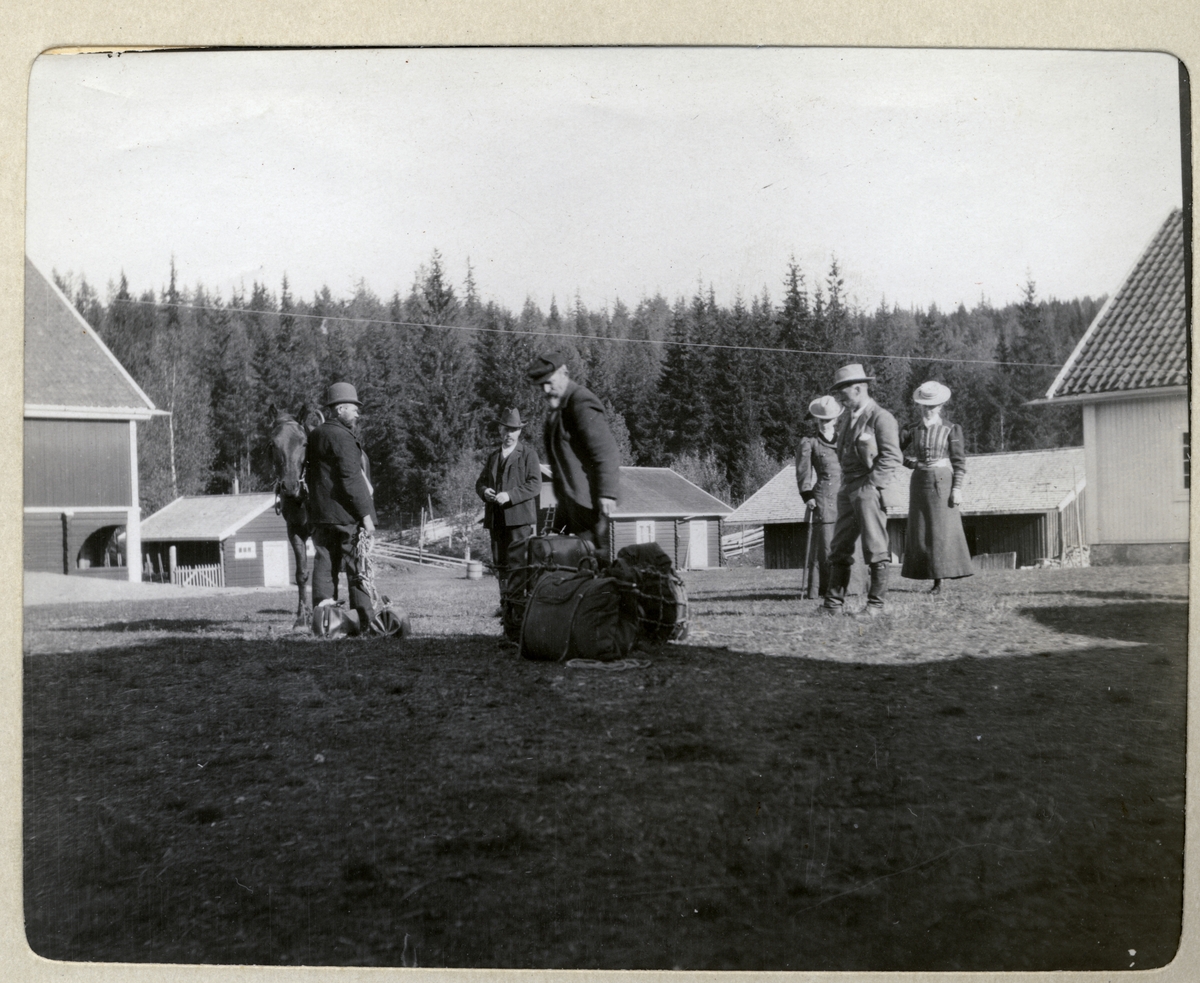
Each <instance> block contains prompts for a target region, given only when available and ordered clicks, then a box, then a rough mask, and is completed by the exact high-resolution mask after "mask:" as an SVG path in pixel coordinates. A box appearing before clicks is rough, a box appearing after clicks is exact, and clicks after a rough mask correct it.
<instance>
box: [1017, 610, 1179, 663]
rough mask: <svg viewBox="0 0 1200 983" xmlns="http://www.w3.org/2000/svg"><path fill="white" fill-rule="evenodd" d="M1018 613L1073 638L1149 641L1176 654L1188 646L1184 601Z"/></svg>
mask: <svg viewBox="0 0 1200 983" xmlns="http://www.w3.org/2000/svg"><path fill="white" fill-rule="evenodd" d="M1020 613H1021V614H1023V615H1024V616H1025V617H1027V618H1032V619H1033V620H1034V621H1036V622H1038V623H1039V624H1043V625H1045V626H1046V627H1048V628H1053V629H1054V630H1055V631H1061V632H1065V633H1068V634H1072V635H1090V636H1092V637H1093V638H1119V639H1122V640H1124V641H1130V642H1150V643H1152V644H1156V645H1162V646H1164V647H1166V648H1169V649H1178V650H1179V651H1183V649H1184V648H1185V647H1186V645H1187V622H1188V605H1187V603H1186V602H1185V601H1147V602H1142V603H1136V604H1106V605H1104V606H1103V607H1053V608H1023V609H1021V612H1020Z"/></svg>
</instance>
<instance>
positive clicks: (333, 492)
mask: <svg viewBox="0 0 1200 983" xmlns="http://www.w3.org/2000/svg"><path fill="white" fill-rule="evenodd" d="M325 404H326V406H328V408H329V410H330V412H331V414H332V418H331V419H329V420H326V421H325V422H324V423H322V424H321V425H320V426H319V427H317V428H316V429H315V430H314V431H313V432H312V433H310V434H309V435H308V462H307V473H308V509H309V516H310V518H311V520H312V522H313V537H312V538H313V546H314V547H315V549H316V557H315V559H314V561H313V574H312V593H313V597H312V600H313V607H314V608H315V607H316V606H317V605H318V604H320V603H321V602H322V601H324V600H326V599H328V598H331V597H334V596H335V594H336V585H337V580H338V575H339V574H340V573H341V571H343V570H344V571H345V572H346V581H347V583H348V584H349V586H350V606H351V607H352V608H354V610H355V611H357V612H358V618H359V624H360V625H361V626H363V628H364V629H365V627H366V626H367V625H368V624H370V622H371V619H372V617H373V616H374V609H373V607H372V605H371V597H370V594H369V593H368V592H367V589H366V585H365V583H364V582H363V580H362V572H361V571H360V570H359V565H358V557H357V554H356V553H355V539H356V537H357V535H358V530H359V529H360V528H361V529H363V530H364V531H365V532H366V534H367V535H368V536H371V535H373V534H374V532H375V503H374V501H373V495H374V489H373V488H372V486H371V462H370V461H368V460H367V455H366V454H365V453H363V449H362V445H361V444H360V443H359V442H358V437H357V436H356V435H355V433H354V424H355V423H356V422H357V420H358V416H359V408H360V407H361V406H362V403H360V402H359V401H358V393H357V392H356V391H355V389H354V387H353V386H352V385H350V383H348V382H335V383H334V384H333V385H332V386H330V387H329V389H328V390H327V391H326V394H325Z"/></svg>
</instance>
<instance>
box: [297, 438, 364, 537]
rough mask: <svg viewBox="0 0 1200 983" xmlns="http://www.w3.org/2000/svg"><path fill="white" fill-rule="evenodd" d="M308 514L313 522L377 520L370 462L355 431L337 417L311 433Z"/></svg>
mask: <svg viewBox="0 0 1200 983" xmlns="http://www.w3.org/2000/svg"><path fill="white" fill-rule="evenodd" d="M307 471H308V514H309V519H310V520H311V521H312V522H315V523H320V524H328V525H335V526H351V525H358V524H359V523H361V522H362V521H363V518H364V517H366V516H368V515H369V516H370V517H371V521H372V522H374V521H375V503H374V500H373V494H372V488H371V484H370V481H371V462H370V461H368V460H367V455H366V454H364V453H363V449H362V445H361V444H360V443H359V442H358V438H357V437H356V436H355V435H354V432H353V431H352V430H351V429H350V428H349V427H348V426H346V424H344V423H342V421H341V420H339V419H338V418H337V417H334V418H333V419H332V420H326V421H325V422H324V423H322V424H321V425H320V426H319V427H317V429H316V430H314V431H313V432H312V433H310V434H309V435H308V464H307Z"/></svg>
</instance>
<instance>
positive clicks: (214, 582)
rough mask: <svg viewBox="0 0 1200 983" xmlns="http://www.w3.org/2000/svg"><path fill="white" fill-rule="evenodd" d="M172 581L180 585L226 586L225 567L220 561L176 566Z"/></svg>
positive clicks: (172, 573) (172, 572)
mask: <svg viewBox="0 0 1200 983" xmlns="http://www.w3.org/2000/svg"><path fill="white" fill-rule="evenodd" d="M171 583H173V584H175V585H176V586H179V587H224V586H225V568H224V567H222V566H221V564H219V563H211V564H200V565H198V566H194V567H176V568H175V569H174V570H172V571H171Z"/></svg>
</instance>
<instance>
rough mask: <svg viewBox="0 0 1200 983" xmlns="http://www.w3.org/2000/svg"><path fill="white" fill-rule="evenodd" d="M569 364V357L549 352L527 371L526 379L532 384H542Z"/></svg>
mask: <svg viewBox="0 0 1200 983" xmlns="http://www.w3.org/2000/svg"><path fill="white" fill-rule="evenodd" d="M566 364H567V356H566V355H564V354H563V353H562V352H547V353H546V354H545V355H540V356H538V358H537V359H535V360H534V362H533V364H532V365H530V366H529V368H528V369H526V370H525V378H526V379H528V380H529V381H530V382H535V383H542V382H545V381H546V380H547V379H548V378H550V376H552V375H553V374H554V373H555V372H557V371H558V370H559V369H560V368H561V367H562V366H564V365H566Z"/></svg>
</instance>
